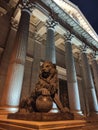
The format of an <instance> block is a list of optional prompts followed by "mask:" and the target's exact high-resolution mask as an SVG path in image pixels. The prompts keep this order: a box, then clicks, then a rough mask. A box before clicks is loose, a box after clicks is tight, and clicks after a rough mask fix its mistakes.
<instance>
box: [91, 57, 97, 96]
mask: <svg viewBox="0 0 98 130" xmlns="http://www.w3.org/2000/svg"><path fill="white" fill-rule="evenodd" d="M92 70H93V75H94V82H95V87H96V91H97V97H98V64H97V61H96V59H95V58H94V59H93V60H92Z"/></svg>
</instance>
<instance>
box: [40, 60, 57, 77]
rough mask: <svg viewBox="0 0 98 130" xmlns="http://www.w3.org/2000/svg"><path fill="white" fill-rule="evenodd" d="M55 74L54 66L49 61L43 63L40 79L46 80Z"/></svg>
mask: <svg viewBox="0 0 98 130" xmlns="http://www.w3.org/2000/svg"><path fill="white" fill-rule="evenodd" d="M54 73H56V65H54V64H52V62H50V61H45V62H44V63H43V64H42V66H41V69H40V74H41V77H43V78H46V79H47V78H48V77H49V76H50V75H51V74H54Z"/></svg>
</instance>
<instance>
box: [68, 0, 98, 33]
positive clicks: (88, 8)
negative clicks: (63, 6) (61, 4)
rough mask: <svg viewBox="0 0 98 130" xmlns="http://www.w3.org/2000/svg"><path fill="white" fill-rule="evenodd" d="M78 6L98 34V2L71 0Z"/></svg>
mask: <svg viewBox="0 0 98 130" xmlns="http://www.w3.org/2000/svg"><path fill="white" fill-rule="evenodd" d="M70 1H71V2H72V3H74V4H75V5H77V6H78V7H79V9H80V10H81V12H82V13H83V14H84V16H85V17H86V19H87V20H88V22H89V23H90V24H91V26H92V27H93V29H94V30H95V32H96V33H97V34H98V0H70Z"/></svg>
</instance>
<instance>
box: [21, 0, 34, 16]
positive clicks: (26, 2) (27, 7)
mask: <svg viewBox="0 0 98 130" xmlns="http://www.w3.org/2000/svg"><path fill="white" fill-rule="evenodd" d="M33 7H35V4H34V3H33V2H32V1H31V0H22V2H21V5H20V8H21V9H22V11H27V12H29V13H30V14H31V13H32V11H33Z"/></svg>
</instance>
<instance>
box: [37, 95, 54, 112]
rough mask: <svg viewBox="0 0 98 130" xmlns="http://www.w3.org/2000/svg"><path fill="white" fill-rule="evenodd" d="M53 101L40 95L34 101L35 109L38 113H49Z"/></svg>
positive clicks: (46, 96) (49, 97) (47, 96)
mask: <svg viewBox="0 0 98 130" xmlns="http://www.w3.org/2000/svg"><path fill="white" fill-rule="evenodd" d="M52 105H53V100H52V98H51V96H49V95H40V96H39V97H38V98H37V99H36V108H37V110H38V111H39V112H49V111H50V110H51V109H52Z"/></svg>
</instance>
